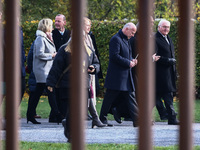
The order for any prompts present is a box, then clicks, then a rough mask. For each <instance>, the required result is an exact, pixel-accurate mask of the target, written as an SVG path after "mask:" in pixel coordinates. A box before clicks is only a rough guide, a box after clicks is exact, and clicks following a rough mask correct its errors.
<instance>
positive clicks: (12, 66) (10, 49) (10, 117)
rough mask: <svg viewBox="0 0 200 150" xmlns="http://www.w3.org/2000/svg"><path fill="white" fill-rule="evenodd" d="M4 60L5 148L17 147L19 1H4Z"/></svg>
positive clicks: (19, 75) (11, 149) (14, 149)
mask: <svg viewBox="0 0 200 150" xmlns="http://www.w3.org/2000/svg"><path fill="white" fill-rule="evenodd" d="M5 5H6V9H5V20H6V26H5V54H6V56H5V61H6V74H5V78H6V149H7V150H17V149H18V117H19V115H18V107H19V101H20V89H21V82H20V79H21V78H20V77H21V72H20V62H21V61H20V60H21V51H20V46H19V43H20V41H19V40H20V38H19V37H20V31H19V29H20V27H19V1H18V0H6V1H5Z"/></svg>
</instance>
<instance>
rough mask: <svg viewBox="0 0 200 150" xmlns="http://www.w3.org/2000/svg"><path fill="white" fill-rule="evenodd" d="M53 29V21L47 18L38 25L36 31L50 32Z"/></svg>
mask: <svg viewBox="0 0 200 150" xmlns="http://www.w3.org/2000/svg"><path fill="white" fill-rule="evenodd" d="M52 28H53V21H52V20H51V19H49V18H44V19H42V20H40V22H39V23H38V30H41V31H43V32H51V30H52Z"/></svg>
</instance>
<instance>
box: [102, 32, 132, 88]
mask: <svg viewBox="0 0 200 150" xmlns="http://www.w3.org/2000/svg"><path fill="white" fill-rule="evenodd" d="M131 60H132V50H131V46H130V44H129V40H128V39H127V36H126V35H124V34H123V32H122V30H119V32H118V33H117V34H115V35H114V36H113V37H112V38H111V40H110V43H109V64H108V70H107V75H106V80H105V88H107V89H111V90H119V91H134V90H135V87H134V82H133V77H132V73H131V68H130V61H131Z"/></svg>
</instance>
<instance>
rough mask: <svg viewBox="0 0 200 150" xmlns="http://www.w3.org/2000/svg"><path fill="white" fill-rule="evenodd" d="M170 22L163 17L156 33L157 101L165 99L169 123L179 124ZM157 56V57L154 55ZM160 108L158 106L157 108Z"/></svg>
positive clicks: (174, 60)
mask: <svg viewBox="0 0 200 150" xmlns="http://www.w3.org/2000/svg"><path fill="white" fill-rule="evenodd" d="M169 31H170V22H169V21H167V20H164V19H162V20H161V21H160V22H159V24H158V31H157V33H156V35H155V40H156V44H155V48H156V56H157V58H159V59H157V60H155V61H156V103H157V102H158V103H159V102H160V100H161V99H163V100H164V103H165V106H166V109H167V113H168V124H169V125H177V124H179V121H178V120H177V119H176V112H175V110H174V106H173V92H176V79H177V76H176V59H175V53H174V45H173V42H172V40H171V38H170V37H169V35H168V33H169ZM154 58H155V57H154ZM157 109H158V108H157Z"/></svg>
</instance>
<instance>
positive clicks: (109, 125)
mask: <svg viewBox="0 0 200 150" xmlns="http://www.w3.org/2000/svg"><path fill="white" fill-rule="evenodd" d="M101 122H102V123H103V124H105V125H106V126H108V127H113V126H114V125H113V124H110V123H108V121H107V120H104V121H101Z"/></svg>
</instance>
